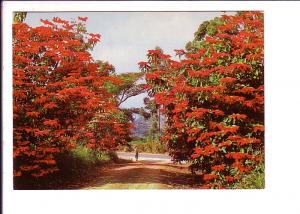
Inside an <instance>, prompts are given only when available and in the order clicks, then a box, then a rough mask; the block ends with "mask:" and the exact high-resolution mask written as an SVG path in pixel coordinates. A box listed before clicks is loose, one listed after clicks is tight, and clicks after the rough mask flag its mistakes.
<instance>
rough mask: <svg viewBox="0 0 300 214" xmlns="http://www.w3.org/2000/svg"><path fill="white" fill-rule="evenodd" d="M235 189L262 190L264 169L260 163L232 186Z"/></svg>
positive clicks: (263, 186)
mask: <svg viewBox="0 0 300 214" xmlns="http://www.w3.org/2000/svg"><path fill="white" fill-rule="evenodd" d="M234 188H235V189H264V188H265V167H264V163H260V164H259V165H257V167H256V168H255V169H254V170H253V171H252V172H251V173H249V174H247V175H245V176H244V177H243V178H242V179H241V180H240V181H239V182H238V183H236V184H235V185H234Z"/></svg>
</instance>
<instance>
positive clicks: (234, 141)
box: [139, 12, 264, 188]
mask: <svg viewBox="0 0 300 214" xmlns="http://www.w3.org/2000/svg"><path fill="white" fill-rule="evenodd" d="M263 44H264V41H263V14H262V13H260V12H239V13H238V14H237V15H234V16H227V15H224V16H222V17H218V18H215V19H214V20H211V21H209V22H205V23H204V24H203V25H201V26H200V27H199V30H198V31H197V32H196V34H195V39H194V40H193V41H192V42H189V43H188V45H187V47H186V48H187V50H175V51H176V54H177V55H179V58H180V60H179V61H174V60H172V59H171V56H170V55H167V54H164V53H163V52H162V51H161V50H159V49H157V50H149V51H148V62H141V63H139V65H140V67H141V69H142V70H145V71H146V72H147V73H146V80H147V84H148V90H149V94H152V95H153V99H154V101H155V102H156V104H157V105H159V106H160V108H161V112H164V115H165V117H166V118H167V121H166V130H165V133H164V136H163V138H162V139H163V140H164V141H165V142H166V143H167V144H168V149H169V152H170V154H171V156H173V158H174V159H175V160H179V161H181V160H188V161H191V162H192V166H191V168H193V169H194V170H195V171H199V172H200V173H201V174H202V179H203V182H204V185H203V186H202V187H203V188H230V187H232V184H233V183H236V182H239V181H240V180H241V179H242V178H243V177H244V175H246V174H248V173H251V172H253V170H255V169H256V166H257V164H258V163H259V162H260V161H262V160H263V158H264V62H263V50H264V46H263Z"/></svg>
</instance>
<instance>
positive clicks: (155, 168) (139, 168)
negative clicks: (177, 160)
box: [82, 160, 196, 189]
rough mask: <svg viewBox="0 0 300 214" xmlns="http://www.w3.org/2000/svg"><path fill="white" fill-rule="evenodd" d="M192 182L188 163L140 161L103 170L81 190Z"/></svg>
mask: <svg viewBox="0 0 300 214" xmlns="http://www.w3.org/2000/svg"><path fill="white" fill-rule="evenodd" d="M195 183H196V178H195V177H194V176H193V175H191V174H190V172H189V171H188V168H187V165H184V164H183V165H180V164H173V163H166V162H164V161H156V160H154V161H153V160H142V161H138V162H125V163H121V164H115V165H113V166H111V167H109V168H107V169H102V170H101V171H99V174H98V176H96V177H94V179H93V180H92V181H90V182H89V183H88V184H86V186H84V187H83V188H82V189H187V188H195V187H196V186H195V185H194V184H195Z"/></svg>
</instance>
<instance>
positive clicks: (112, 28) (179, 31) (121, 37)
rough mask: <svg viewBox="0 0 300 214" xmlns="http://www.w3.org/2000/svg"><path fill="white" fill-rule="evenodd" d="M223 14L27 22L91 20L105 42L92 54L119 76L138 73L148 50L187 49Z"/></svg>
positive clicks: (43, 15) (34, 21)
mask: <svg viewBox="0 0 300 214" xmlns="http://www.w3.org/2000/svg"><path fill="white" fill-rule="evenodd" d="M222 14H223V13H222V12H59V13H58V12H30V13H28V14H27V17H26V20H25V22H26V23H28V24H29V25H30V26H33V27H34V26H39V25H41V23H40V19H52V18H53V17H60V18H62V19H65V20H72V19H76V18H77V17H78V16H83V17H88V20H87V22H86V28H87V31H88V32H89V33H99V34H100V35H101V41H100V43H98V44H97V45H96V46H95V48H94V50H93V51H92V55H93V57H94V59H96V60H102V61H108V62H109V63H111V64H112V65H113V66H114V67H115V69H116V73H124V72H136V71H138V69H139V68H138V62H140V61H145V60H146V54H147V50H149V49H154V48H155V47H156V46H159V47H160V48H162V49H163V51H164V52H165V53H167V54H170V55H173V54H174V49H184V47H185V44H186V43H187V42H188V41H191V40H192V39H193V37H194V32H195V31H196V30H197V29H198V26H199V25H200V24H201V23H202V22H204V21H206V20H211V19H213V18H214V17H216V16H220V15H222ZM145 96H146V94H141V95H138V96H136V97H132V98H130V99H128V100H127V101H126V102H124V103H123V105H122V107H125V108H130V107H142V106H143V105H144V104H143V98H144V97H145Z"/></svg>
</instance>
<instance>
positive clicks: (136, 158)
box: [135, 149, 139, 161]
mask: <svg viewBox="0 0 300 214" xmlns="http://www.w3.org/2000/svg"><path fill="white" fill-rule="evenodd" d="M138 159H139V151H138V149H136V150H135V161H138Z"/></svg>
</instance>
